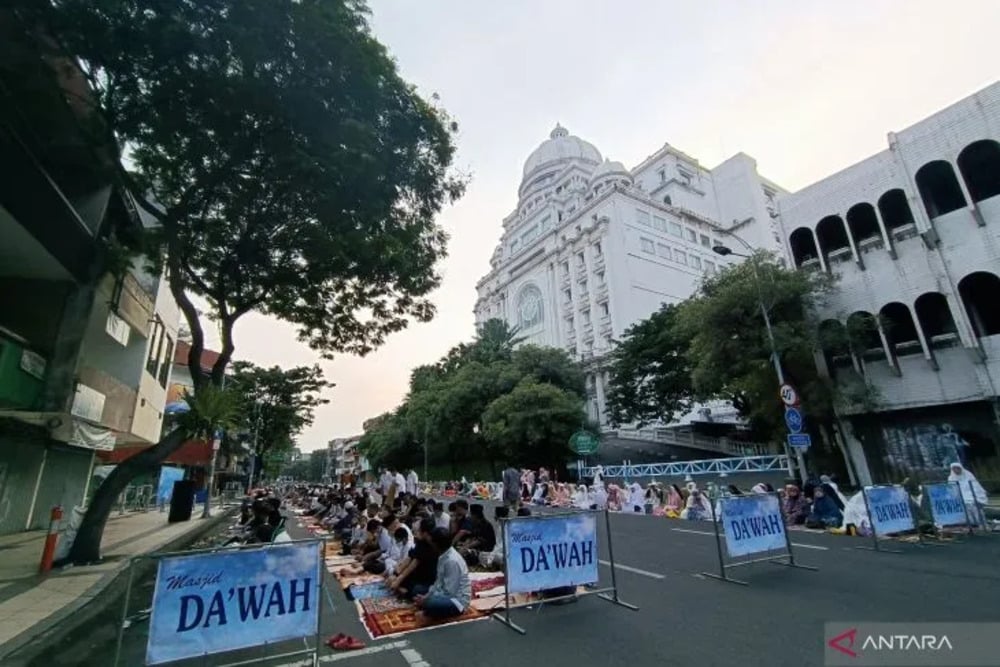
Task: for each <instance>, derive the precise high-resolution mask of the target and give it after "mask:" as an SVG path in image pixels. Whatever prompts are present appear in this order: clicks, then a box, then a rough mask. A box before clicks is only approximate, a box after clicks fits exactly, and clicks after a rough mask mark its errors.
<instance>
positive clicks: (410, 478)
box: [406, 468, 419, 496]
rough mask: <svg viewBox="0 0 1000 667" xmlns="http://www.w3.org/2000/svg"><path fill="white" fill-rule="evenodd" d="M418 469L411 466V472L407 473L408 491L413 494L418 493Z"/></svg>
mask: <svg viewBox="0 0 1000 667" xmlns="http://www.w3.org/2000/svg"><path fill="white" fill-rule="evenodd" d="M418 481H419V479H418V478H417V471H416V470H414V469H413V468H410V472H409V473H408V474H407V475H406V492H407V493H408V494H410V495H411V496H415V495H417V482H418Z"/></svg>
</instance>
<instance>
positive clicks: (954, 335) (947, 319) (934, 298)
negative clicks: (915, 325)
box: [913, 292, 958, 347]
mask: <svg viewBox="0 0 1000 667" xmlns="http://www.w3.org/2000/svg"><path fill="white" fill-rule="evenodd" d="M913 307H914V310H916V311H917V321H918V322H920V328H921V329H922V330H923V332H924V338H925V339H926V340H927V344H928V345H930V346H931V347H951V346H952V345H955V343H956V342H957V341H958V329H957V328H956V327H955V319H954V318H953V317H952V316H951V309H950V308H949V307H948V299H946V298H945V296H944V294H941V293H940V292H927V293H926V294H921V295H920V297H919V298H917V301H916V303H914V304H913Z"/></svg>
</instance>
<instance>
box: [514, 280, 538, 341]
mask: <svg viewBox="0 0 1000 667" xmlns="http://www.w3.org/2000/svg"><path fill="white" fill-rule="evenodd" d="M543 316H544V312H543V304H542V291H541V290H540V289H538V286H537V285H526V286H525V287H524V288H523V289H522V290H521V291H520V293H519V294H518V295H517V320H518V322H517V323H518V326H519V327H520V328H521V330H522V331H523V330H525V329H531V328H533V327H536V326H538V325H539V324H541V323H542V320H543V319H544V317H543Z"/></svg>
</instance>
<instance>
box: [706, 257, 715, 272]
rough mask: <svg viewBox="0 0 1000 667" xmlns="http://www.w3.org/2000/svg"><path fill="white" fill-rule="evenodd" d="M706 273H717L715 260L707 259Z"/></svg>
mask: <svg viewBox="0 0 1000 667" xmlns="http://www.w3.org/2000/svg"><path fill="white" fill-rule="evenodd" d="M705 273H707V274H708V275H710V276H714V275H715V262H711V261H709V260H707V259H706V260H705Z"/></svg>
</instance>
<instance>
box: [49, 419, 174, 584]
mask: <svg viewBox="0 0 1000 667" xmlns="http://www.w3.org/2000/svg"><path fill="white" fill-rule="evenodd" d="M187 439H188V433H187V431H186V430H185V429H183V428H175V429H174V430H173V431H171V432H170V433H168V434H167V435H166V436H165V437H164V438H163V439H162V440H160V441H159V442H158V443H156V444H155V445H153V446H152V447H150V448H148V449H144V450H142V451H141V452H139V453H137V454H134V455H133V456H130V457H129V458H127V459H125V460H124V461H122V462H121V463H119V464H118V465H117V466H115V469H114V470H112V471H111V474H110V475H108V476H107V477H106V478H105V479H104V482H103V483H102V484H101V486H100V487H99V488H98V489H97V492H96V493H94V498H93V500H91V501H90V506H89V507H87V513H86V514H85V515H84V517H83V522H82V523H81V524H80V530H79V531H77V533H76V539H75V540H74V541H73V546H72V548H71V549H70V552H69V556H68V557H67V559H66V560H68V561H69V562H71V563H74V564H77V565H83V564H86V563H93V562H96V561H99V560H100V559H101V539H102V538H103V536H104V526H105V525H106V524H107V522H108V516H109V515H110V514H111V511H112V510H113V509H114V507H115V503H116V501H117V500H118V496H119V495H120V494H121V492H122V491H124V490H125V487H127V486H128V483H129V482H131V481H132V480H133V479H135V478H136V477H137V476H138V475H140V474H142V473H143V472H146V471H149V470H152V469H153V468H155V467H156V466H157V465H158V464H160V463H161V462H162V461H163V460H164V459H166V458H167V457H168V456H170V455H171V454H172V453H174V452H175V451H177V450H178V449H180V446H181V445H182V444H184V441H185V440H187Z"/></svg>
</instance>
